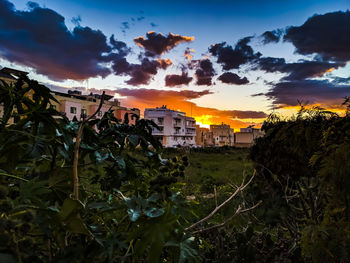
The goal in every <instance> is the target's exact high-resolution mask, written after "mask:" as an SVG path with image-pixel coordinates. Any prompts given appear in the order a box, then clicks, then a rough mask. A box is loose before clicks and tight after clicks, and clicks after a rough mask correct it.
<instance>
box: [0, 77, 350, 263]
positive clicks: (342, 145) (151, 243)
mask: <svg viewBox="0 0 350 263" xmlns="http://www.w3.org/2000/svg"><path fill="white" fill-rule="evenodd" d="M53 100H54V98H53V97H52V96H51V94H50V91H49V90H48V89H47V88H46V87H45V86H42V85H40V84H38V83H37V82H36V81H33V80H29V79H28V78H26V77H25V76H24V77H22V78H20V79H19V80H18V81H17V82H15V83H13V84H7V83H4V82H3V83H1V84H0V103H1V104H2V106H3V112H2V118H1V124H0V184H1V185H0V233H1V235H0V262H10V263H11V262H199V261H200V262H349V261H350V255H349V253H350V223H349V222H350V207H349V206H350V203H349V202H350V177H349V170H350V163H349V160H350V100H349V98H346V100H345V102H344V104H345V106H346V107H347V112H346V115H345V116H344V117H340V116H338V115H336V114H334V113H332V112H328V111H325V110H322V109H320V108H313V109H310V110H308V109H305V108H304V107H302V108H301V110H300V112H299V114H298V115H297V116H295V117H293V118H291V119H287V120H284V119H281V118H279V117H278V116H276V115H270V116H269V118H268V119H267V121H266V122H265V123H264V125H263V130H264V131H265V133H266V134H265V136H264V137H262V138H258V139H257V141H256V144H255V145H254V146H253V147H252V148H251V149H250V153H249V156H248V152H247V150H245V149H233V148H227V149H217V148H212V149H195V150H188V149H180V150H162V149H161V146H160V145H159V142H158V141H157V140H155V139H154V138H153V136H152V133H151V131H152V127H153V126H155V124H154V123H153V122H151V121H147V120H143V119H139V118H138V117H137V116H133V117H134V118H136V124H135V125H128V124H127V123H124V124H121V123H119V122H118V120H117V119H116V118H115V117H114V115H113V112H111V111H108V112H107V113H106V114H105V115H104V116H103V117H102V118H101V119H94V118H91V119H88V120H85V121H83V122H79V121H77V120H73V121H69V120H68V119H67V118H66V117H65V116H63V115H61V114H60V113H58V112H57V111H55V110H54V109H52V108H51V107H50V103H51V101H53ZM127 117H128V116H126V119H127ZM12 119H16V122H15V123H12V124H11V123H10V120H12ZM79 130H80V132H79ZM79 134H80V135H81V140H79V138H80V135H79ZM77 142H80V147H77V146H76V145H77ZM77 157H78V158H77ZM248 158H250V159H251V161H250V160H248ZM74 160H77V162H74ZM188 166H189V167H188ZM253 168H255V171H256V172H255V173H254V172H253ZM75 169H76V170H75ZM243 170H245V173H244V172H243ZM75 171H77V172H75ZM252 174H253V176H252ZM74 179H78V180H77V181H76V180H74ZM242 180H243V182H242ZM76 190H78V191H76ZM192 199H194V200H192ZM260 200H261V201H262V203H261V201H260ZM200 218H202V219H200Z"/></svg>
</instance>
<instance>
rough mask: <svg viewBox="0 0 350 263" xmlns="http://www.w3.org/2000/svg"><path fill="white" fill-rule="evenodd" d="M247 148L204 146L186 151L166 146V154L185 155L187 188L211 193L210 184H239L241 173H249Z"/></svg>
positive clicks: (250, 165)
mask: <svg viewBox="0 0 350 263" xmlns="http://www.w3.org/2000/svg"><path fill="white" fill-rule="evenodd" d="M248 153H249V149H238V148H208V149H194V150H191V151H190V152H188V151H187V152H186V151H184V150H182V149H179V150H175V149H167V150H165V152H164V154H165V156H167V157H172V156H174V155H186V156H187V157H188V160H189V166H188V167H187V168H186V170H185V179H184V180H185V182H186V183H187V184H188V187H189V189H192V190H199V191H200V192H203V193H208V192H210V193H212V192H213V188H214V185H216V186H217V187H219V186H224V185H232V184H240V183H241V181H242V177H243V174H244V173H246V174H247V175H249V174H252V172H253V165H252V163H251V161H249V160H248Z"/></svg>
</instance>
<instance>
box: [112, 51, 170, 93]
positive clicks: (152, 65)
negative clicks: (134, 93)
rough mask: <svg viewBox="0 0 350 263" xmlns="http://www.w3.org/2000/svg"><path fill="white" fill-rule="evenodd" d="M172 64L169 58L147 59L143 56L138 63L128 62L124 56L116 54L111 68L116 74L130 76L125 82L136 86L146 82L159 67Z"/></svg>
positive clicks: (164, 67)
mask: <svg viewBox="0 0 350 263" xmlns="http://www.w3.org/2000/svg"><path fill="white" fill-rule="evenodd" d="M171 64H172V62H171V60H170V59H157V60H149V59H148V58H143V59H142V60H141V63H140V64H132V63H129V62H128V61H127V60H126V59H125V58H124V57H119V56H116V57H115V58H114V61H113V66H112V68H113V70H114V73H115V74H116V75H121V76H130V79H129V80H127V81H126V83H127V84H130V85H133V86H138V85H142V84H148V83H149V82H150V81H151V80H152V79H153V76H154V75H156V74H157V72H158V70H159V69H166V68H167V67H169V66H170V65H171Z"/></svg>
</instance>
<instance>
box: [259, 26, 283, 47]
mask: <svg viewBox="0 0 350 263" xmlns="http://www.w3.org/2000/svg"><path fill="white" fill-rule="evenodd" d="M282 33H283V31H282V30H281V29H277V30H273V31H266V32H265V33H263V34H262V35H261V37H262V38H263V43H264V44H265V45H266V44H269V43H277V42H279V41H280V39H281V36H282Z"/></svg>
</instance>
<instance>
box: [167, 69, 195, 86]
mask: <svg viewBox="0 0 350 263" xmlns="http://www.w3.org/2000/svg"><path fill="white" fill-rule="evenodd" d="M191 80H192V77H189V76H188V73H187V72H182V74H181V75H177V74H171V75H166V77H165V86H167V87H174V86H179V85H188V83H190V82H191Z"/></svg>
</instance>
